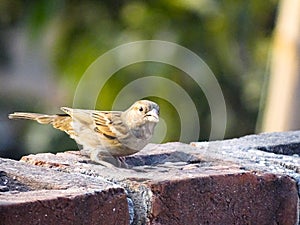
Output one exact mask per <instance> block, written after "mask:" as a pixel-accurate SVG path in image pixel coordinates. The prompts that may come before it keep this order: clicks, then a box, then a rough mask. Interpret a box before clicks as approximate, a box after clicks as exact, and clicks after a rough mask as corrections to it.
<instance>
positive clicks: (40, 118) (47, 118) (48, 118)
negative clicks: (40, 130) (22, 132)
mask: <svg viewBox="0 0 300 225" xmlns="http://www.w3.org/2000/svg"><path fill="white" fill-rule="evenodd" d="M55 117H56V115H45V114H39V113H23V112H15V113H12V114H9V115H8V118H9V119H26V120H35V121H37V122H39V123H41V124H50V123H52V122H53V121H54V119H55Z"/></svg>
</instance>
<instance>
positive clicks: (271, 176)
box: [22, 143, 298, 225]
mask: <svg viewBox="0 0 300 225" xmlns="http://www.w3.org/2000/svg"><path fill="white" fill-rule="evenodd" d="M193 145H195V144H193ZM199 146H200V145H198V144H197V147H194V146H192V145H186V144H181V143H167V144H163V145H148V146H147V147H146V148H145V149H144V150H143V151H141V152H140V153H138V154H136V155H134V156H131V157H127V158H126V162H127V163H128V164H129V165H134V167H133V168H131V169H121V168H105V167H103V166H101V165H95V164H90V163H87V162H88V159H87V158H85V157H84V156H81V155H80V154H78V152H64V153H58V154H56V155H54V154H37V155H29V156H26V157H23V159H22V160H23V161H25V162H27V163H29V164H34V165H39V166H40V167H51V168H52V170H59V171H63V172H66V173H68V174H72V173H82V174H84V175H85V176H91V177H98V176H101V177H103V179H105V180H107V181H109V182H114V183H117V184H118V185H120V186H122V187H123V188H124V189H126V190H127V193H128V197H129V200H130V202H132V204H130V205H129V206H130V207H129V209H128V210H129V214H130V217H131V220H132V221H133V222H132V224H153V225H154V224H157V225H159V224H172V225H177V224H190V225H193V224H197V225H199V224H225V225H226V224H282V225H289V224H291V225H292V224H293V225H294V224H297V220H298V218H297V213H298V211H297V210H298V208H297V207H298V193H297V186H296V182H295V181H294V180H293V179H292V178H290V177H289V176H287V175H285V174H279V173H278V174H277V173H276V174H275V173H269V172H267V171H266V170H261V167H257V168H258V169H257V170H256V169H255V170H253V168H254V167H253V168H250V167H245V166H244V165H242V163H241V161H235V160H232V159H233V157H228V158H226V154H224V151H222V152H219V153H218V154H223V157H220V156H218V155H217V153H214V152H213V151H212V152H208V151H207V149H205V148H204V147H203V146H200V147H199ZM268 154H271V153H268Z"/></svg>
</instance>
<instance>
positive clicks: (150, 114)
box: [123, 100, 159, 128]
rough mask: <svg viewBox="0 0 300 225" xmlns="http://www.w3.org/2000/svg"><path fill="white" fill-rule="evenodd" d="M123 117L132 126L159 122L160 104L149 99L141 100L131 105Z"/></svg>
mask: <svg viewBox="0 0 300 225" xmlns="http://www.w3.org/2000/svg"><path fill="white" fill-rule="evenodd" d="M123 117H124V119H125V121H126V122H127V125H128V126H129V127H131V128H134V127H138V126H143V125H145V124H149V123H152V124H157V123H158V122H159V106H158V105H157V104H156V103H155V102H152V101H149V100H139V101H137V102H135V103H134V104H133V105H132V106H130V107H129V109H127V110H126V111H125V112H124V113H123Z"/></svg>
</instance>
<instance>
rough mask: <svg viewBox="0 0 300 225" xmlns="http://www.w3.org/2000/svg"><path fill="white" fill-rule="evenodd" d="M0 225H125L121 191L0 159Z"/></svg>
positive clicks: (100, 182)
mask: <svg viewBox="0 0 300 225" xmlns="http://www.w3.org/2000/svg"><path fill="white" fill-rule="evenodd" d="M0 171H2V173H1V177H0V178H1V179H0V182H1V183H2V184H1V185H2V186H6V187H7V188H6V189H3V190H4V191H2V192H0V224H1V225H2V224H3V225H18V224H20V225H21V224H22V225H24V224H26V225H31V224H41V225H52V224H53V225H54V224H62V225H65V224H66V225H68V224H70V225H71V224H72V225H73V224H95V225H96V224H105V225H106V224H124V225H125V224H126V225H127V224H129V213H128V202H127V195H126V193H125V191H124V189H123V188H121V187H118V186H116V185H113V184H111V183H109V182H106V181H105V180H104V179H102V178H95V177H90V176H85V175H82V174H76V173H73V174H68V173H65V172H60V171H56V170H53V169H47V168H42V167H38V166H31V165H29V164H25V163H22V162H16V161H13V160H6V159H0Z"/></svg>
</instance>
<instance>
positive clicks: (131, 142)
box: [9, 100, 159, 164]
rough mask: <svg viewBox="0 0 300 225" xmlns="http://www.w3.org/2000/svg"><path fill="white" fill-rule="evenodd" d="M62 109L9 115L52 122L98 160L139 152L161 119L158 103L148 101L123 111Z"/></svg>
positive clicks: (40, 121) (140, 102)
mask: <svg viewBox="0 0 300 225" xmlns="http://www.w3.org/2000/svg"><path fill="white" fill-rule="evenodd" d="M61 109H62V111H64V112H65V114H57V115H45V114H38V113H24V112H15V113H13V114H10V115H9V118H10V119H29V120H35V121H37V122H39V123H41V124H51V125H52V126H53V127H54V128H56V129H59V130H62V131H64V132H66V133H67V134H68V135H69V136H70V137H71V138H73V139H74V140H75V141H76V142H77V143H78V144H80V145H82V146H83V149H84V150H85V152H89V154H90V157H91V159H92V160H93V161H96V162H99V163H101V162H102V159H103V157H109V156H113V157H120V156H126V155H131V154H134V153H136V152H138V151H140V150H141V149H142V148H144V147H145V145H146V144H148V143H149V140H150V138H151V137H152V135H153V131H154V127H155V125H156V124H157V122H158V121H159V119H158V115H159V106H158V105H157V104H156V103H154V102H151V101H148V100H140V101H137V102H135V103H134V104H133V105H132V106H131V107H130V108H129V109H127V110H126V111H124V112H122V111H97V110H83V109H72V108H67V107H62V108H61ZM110 161H111V160H110ZM101 164H103V163H101ZM113 164H115V163H113Z"/></svg>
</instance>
